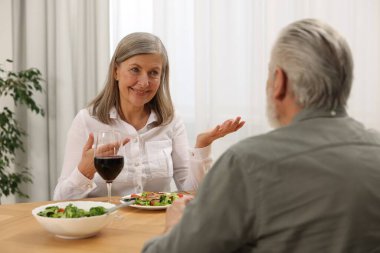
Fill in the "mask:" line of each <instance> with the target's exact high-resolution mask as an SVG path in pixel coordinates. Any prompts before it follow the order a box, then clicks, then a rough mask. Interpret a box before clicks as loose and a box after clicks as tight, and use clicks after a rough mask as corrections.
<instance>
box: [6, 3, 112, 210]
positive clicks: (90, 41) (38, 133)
mask: <svg viewBox="0 0 380 253" xmlns="http://www.w3.org/2000/svg"><path fill="white" fill-rule="evenodd" d="M108 10H109V8H108V1H104V0H96V1H93V0H48V1H47V0H27V1H26V0H13V1H12V14H13V20H12V25H13V27H12V31H13V60H14V64H13V69H14V70H20V69H25V68H29V67H36V68H38V69H40V70H41V72H42V75H43V78H44V79H45V82H44V93H43V94H39V95H38V96H36V97H35V98H36V100H37V101H38V104H40V105H41V106H42V107H43V108H44V110H45V113H46V115H45V117H44V118H43V117H41V116H36V115H35V114H33V113H30V112H26V111H24V110H18V111H17V115H18V120H19V121H20V122H21V125H22V127H23V128H24V129H25V130H26V132H27V134H28V135H27V137H26V138H25V140H24V144H25V150H26V152H25V153H20V154H19V155H18V156H17V162H21V163H25V164H26V165H27V167H28V168H30V169H31V173H32V176H33V184H25V185H23V191H24V192H25V193H27V194H28V195H29V196H30V198H29V199H17V198H16V200H14V199H12V198H11V199H10V200H9V199H5V200H3V203H7V202H12V201H17V202H25V201H41V200H47V199H50V198H51V196H52V192H53V190H54V187H55V185H56V183H57V179H58V177H59V175H60V170H61V166H62V160H63V153H64V147H65V143H66V134H67V131H68V128H69V127H70V124H71V121H72V120H73V118H74V116H75V115H76V113H77V112H78V111H79V109H81V108H83V107H84V106H85V105H86V104H87V103H88V102H89V101H90V99H92V98H93V97H94V96H95V95H96V94H97V93H98V91H99V89H100V88H101V87H103V84H104V81H105V76H106V73H107V68H108V63H109V11H108Z"/></svg>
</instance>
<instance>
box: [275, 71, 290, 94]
mask: <svg viewBox="0 0 380 253" xmlns="http://www.w3.org/2000/svg"><path fill="white" fill-rule="evenodd" d="M273 86H274V87H273V97H274V99H276V100H283V99H284V98H285V97H286V93H287V90H288V77H287V75H286V73H285V71H284V70H283V69H281V68H276V70H275V73H274V85H273Z"/></svg>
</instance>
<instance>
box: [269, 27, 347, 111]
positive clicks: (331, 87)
mask: <svg viewBox="0 0 380 253" xmlns="http://www.w3.org/2000/svg"><path fill="white" fill-rule="evenodd" d="M276 67H279V68H281V69H283V70H284V71H285V73H286V75H287V77H288V85H290V87H291V89H292V91H293V93H294V96H295V98H296V100H297V103H298V104H299V105H300V106H302V107H304V108H322V109H328V110H333V109H336V108H337V107H346V104H347V99H348V97H349V94H350V91H351V85H352V79H353V60H352V55H351V51H350V48H349V46H348V44H347V42H346V40H345V39H344V38H343V37H342V36H341V35H339V34H338V33H337V32H336V31H335V30H334V29H333V28H332V27H330V26H329V25H327V24H324V23H322V22H320V21H318V20H314V19H304V20H300V21H297V22H294V23H292V24H290V25H288V26H287V27H285V28H284V29H283V31H282V32H281V33H280V36H279V38H278V39H277V41H276V43H275V45H274V47H273V49H272V59H271V63H270V71H273V70H274V69H275V68H276Z"/></svg>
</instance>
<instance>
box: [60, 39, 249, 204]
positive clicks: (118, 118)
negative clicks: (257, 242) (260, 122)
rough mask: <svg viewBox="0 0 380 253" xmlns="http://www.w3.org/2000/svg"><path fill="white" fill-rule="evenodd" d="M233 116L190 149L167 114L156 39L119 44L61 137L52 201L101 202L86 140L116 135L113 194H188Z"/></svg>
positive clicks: (174, 117)
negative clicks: (118, 160) (119, 145)
mask: <svg viewBox="0 0 380 253" xmlns="http://www.w3.org/2000/svg"><path fill="white" fill-rule="evenodd" d="M243 125H244V121H241V119H240V117H237V118H236V119H234V120H227V121H225V122H224V123H223V124H221V125H218V126H216V127H215V128H213V129H212V130H210V131H207V132H204V133H201V134H199V135H198V136H197V140H196V145H195V148H192V149H190V148H189V145H188V140H187V134H186V130H185V126H184V123H183V121H182V120H181V118H180V117H179V115H178V114H177V113H176V112H175V110H174V108H173V103H172V100H171V96H170V90H169V61H168V56H167V52H166V49H165V47H164V45H163V44H162V42H161V40H160V39H159V38H158V37H156V36H154V35H152V34H149V33H132V34H130V35H128V36H126V37H124V38H123V39H122V40H121V41H120V42H119V45H118V46H117V48H116V50H115V53H114V55H113V57H112V60H111V63H110V66H109V71H108V77H107V82H106V85H105V87H104V89H103V90H102V91H101V92H100V94H99V95H98V96H97V97H96V98H95V99H94V100H93V101H92V102H91V103H90V104H89V106H88V107H87V108H85V109H82V110H81V111H80V112H79V113H78V114H77V116H76V117H75V119H74V121H73V123H72V125H71V128H70V130H69V133H68V136H67V144H66V152H65V158H64V164H63V168H62V172H61V176H60V178H59V182H58V184H57V186H56V188H55V191H54V199H55V200H63V199H74V198H84V197H95V196H104V195H105V194H106V184H105V181H104V180H103V179H102V178H101V177H100V176H99V174H98V173H97V172H96V170H95V167H94V162H93V156H94V155H93V148H92V146H93V144H94V133H96V132H97V131H100V130H107V129H109V130H111V129H112V130H117V131H119V132H120V133H122V135H123V137H124V138H125V146H124V149H125V165H124V168H123V170H122V171H121V173H120V174H119V176H118V177H117V178H116V179H115V180H114V181H113V187H112V188H113V193H114V195H119V196H123V195H127V194H131V193H134V192H140V191H170V185H171V181H172V179H174V182H175V185H176V187H177V188H178V190H195V189H197V188H198V185H199V183H200V182H201V180H202V179H203V177H204V175H205V174H206V172H207V171H208V169H209V168H210V167H211V161H212V160H211V157H210V154H211V147H210V145H211V143H212V142H213V141H214V140H216V139H218V138H220V137H223V136H225V135H226V134H229V133H231V132H234V131H236V130H238V129H240V128H241V127H242V126H243Z"/></svg>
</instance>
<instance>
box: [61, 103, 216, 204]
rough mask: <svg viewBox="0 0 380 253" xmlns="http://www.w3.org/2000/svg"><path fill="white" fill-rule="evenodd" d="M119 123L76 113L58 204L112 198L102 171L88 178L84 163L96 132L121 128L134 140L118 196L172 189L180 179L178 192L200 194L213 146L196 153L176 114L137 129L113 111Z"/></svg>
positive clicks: (117, 182)
mask: <svg viewBox="0 0 380 253" xmlns="http://www.w3.org/2000/svg"><path fill="white" fill-rule="evenodd" d="M110 117H111V118H113V119H115V124H112V125H107V124H104V123H101V122H100V121H98V120H97V119H96V118H94V117H92V116H91V115H90V114H89V111H88V109H82V110H81V111H79V113H78V114H77V115H76V117H75V119H74V120H73V123H72V125H71V128H70V130H69V132H68V135H67V143H66V150H65V157H64V162H63V168H62V171H61V176H60V178H59V180H58V184H57V186H56V188H55V191H54V199H55V200H63V199H76V198H85V197H98V196H106V195H107V187H106V184H105V181H104V180H103V179H102V178H101V177H100V175H99V174H98V173H95V176H94V178H93V179H92V180H90V179H88V178H87V177H85V176H84V175H83V174H82V173H81V172H80V171H79V170H78V164H79V162H80V160H81V157H82V149H83V147H84V145H85V143H86V142H87V139H88V136H89V134H90V133H94V135H95V138H96V132H97V131H101V130H111V129H113V130H117V131H119V132H120V133H121V135H122V137H123V138H126V137H128V138H129V139H130V141H129V142H128V143H127V144H126V145H125V146H124V168H123V170H122V171H121V173H120V174H119V176H118V177H117V178H116V179H115V180H114V181H113V183H112V195H114V196H124V195H127V194H131V193H137V192H141V191H170V190H171V186H170V185H171V181H172V179H174V182H175V185H176V186H177V189H178V190H196V189H197V188H198V184H199V183H200V181H201V180H202V179H203V177H204V175H205V174H206V172H207V171H208V169H209V168H210V167H211V163H212V159H211V147H210V146H208V147H205V148H202V149H190V148H189V145H188V139H187V134H186V129H185V125H184V123H183V121H182V120H181V118H180V117H179V116H178V115H177V114H175V115H174V118H173V120H172V122H170V123H169V124H168V125H165V126H159V127H153V126H152V123H153V122H155V121H156V119H157V117H156V114H155V113H154V112H152V113H151V114H150V116H149V119H148V121H147V124H146V125H145V126H144V128H143V129H140V130H139V131H136V129H135V128H134V127H133V126H131V125H130V124H128V123H126V122H125V121H123V120H121V119H120V118H119V115H118V114H117V111H116V109H113V110H112V111H111V113H110Z"/></svg>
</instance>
